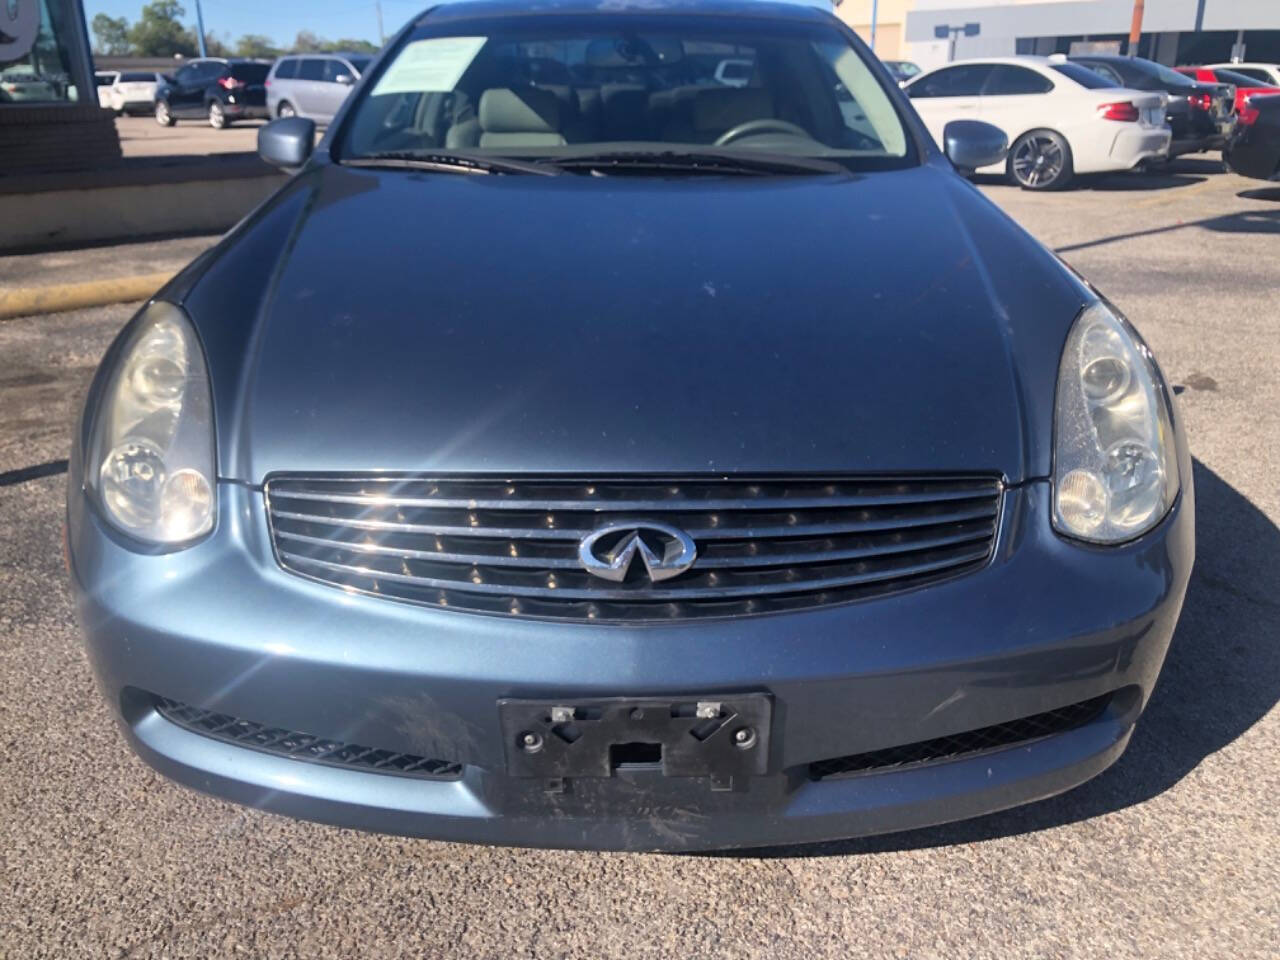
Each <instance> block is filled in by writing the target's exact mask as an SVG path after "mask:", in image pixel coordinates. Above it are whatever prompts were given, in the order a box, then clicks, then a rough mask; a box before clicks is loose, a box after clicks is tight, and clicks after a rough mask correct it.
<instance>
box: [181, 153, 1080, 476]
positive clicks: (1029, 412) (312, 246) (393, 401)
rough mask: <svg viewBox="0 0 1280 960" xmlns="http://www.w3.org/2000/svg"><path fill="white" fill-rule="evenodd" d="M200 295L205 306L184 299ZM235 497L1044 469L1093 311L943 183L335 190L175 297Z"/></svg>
mask: <svg viewBox="0 0 1280 960" xmlns="http://www.w3.org/2000/svg"><path fill="white" fill-rule="evenodd" d="M193 277H194V279H193ZM182 293H183V294H184V295H185V302H186V305H187V307H188V310H189V312H190V313H191V315H192V317H193V318H194V320H195V323H196V325H197V327H198V329H199V331H200V334H201V337H202V339H203V342H204V344H205V348H206V352H207V353H208V359H209V364H210V369H211V375H212V380H213V388H214V398H215V408H216V415H217V422H218V429H219V471H220V475H221V476H223V477H224V478H230V479H237V480H241V481H247V482H251V483H259V482H261V481H263V480H264V479H266V478H267V477H269V476H270V475H271V474H273V473H276V472H281V471H288V472H304V473H322V472H352V471H358V472H363V471H389V472H401V471H403V472H423V473H436V472H439V473H499V474H517V473H518V474H538V473H573V474H587V475H593V476H599V475H606V474H619V473H650V474H654V473H656V474H688V473H712V474H718V473H797V474H798V473H810V474H813V473H841V474H902V473H922V472H942V471H945V472H953V471H954V472H981V473H995V474H1002V475H1004V476H1005V477H1006V478H1008V479H1009V480H1010V481H1012V482H1017V481H1020V480H1022V479H1025V478H1027V477H1030V476H1043V475H1046V474H1047V473H1048V470H1049V462H1050V460H1049V458H1050V438H1051V432H1052V398H1053V392H1054V383H1055V379H1056V373H1057V366H1058V359H1059V356H1060V352H1061V349H1062V345H1063V342H1064V341H1065V338H1066V335H1067V331H1068V328H1069V326H1070V323H1071V320H1072V319H1073V317H1074V316H1075V315H1076V313H1077V312H1078V310H1079V309H1080V306H1081V304H1082V303H1083V302H1084V300H1085V299H1086V297H1087V292H1086V291H1085V288H1084V287H1083V286H1082V284H1081V283H1080V282H1078V281H1077V280H1076V279H1075V278H1074V277H1073V276H1072V275H1071V274H1070V273H1069V272H1068V271H1067V270H1065V269H1064V268H1063V266H1062V265H1061V264H1060V263H1059V262H1058V261H1057V260H1056V259H1055V258H1054V257H1053V256H1052V254H1050V253H1048V252H1047V251H1045V250H1044V249H1043V248H1042V247H1040V246H1039V245H1038V244H1037V243H1035V242H1034V241H1033V240H1031V239H1030V238H1029V237H1028V236H1027V235H1026V234H1024V233H1023V232H1022V231H1021V230H1020V229H1019V228H1018V227H1017V226H1015V225H1014V224H1013V223H1012V222H1011V221H1010V220H1008V219H1007V218H1006V217H1005V216H1004V215H1003V214H1002V213H1000V212H999V211H998V210H997V209H996V208H995V207H994V206H993V205H992V204H990V203H989V202H988V201H987V200H985V199H984V198H983V197H982V196H981V195H980V194H979V193H978V192H977V191H976V190H975V189H973V188H972V187H971V186H970V185H969V184H967V183H965V182H964V181H963V180H961V179H960V178H959V177H957V176H955V175H954V174H953V173H951V172H950V171H949V170H946V169H942V168H941V167H939V166H936V165H925V166H922V167H918V168H913V169H910V170H903V171H896V172H886V173H874V174H868V175H866V176H862V177H843V178H841V177H770V178H752V177H742V178H711V177H689V178H676V179H658V178H624V177H609V178H594V177H581V176H574V175H565V176H561V177H546V178H543V177H530V176H469V175H451V174H439V173H426V172H417V171H404V170H372V169H367V168H365V169H351V168H344V167H340V166H335V165H325V166H321V167H319V168H317V169H314V170H311V171H308V172H306V173H304V174H302V175H301V176H299V177H296V178H295V179H294V180H293V181H292V182H291V183H290V184H289V185H288V186H287V187H286V188H284V189H283V190H282V191H281V192H280V193H279V194H278V195H277V196H276V197H275V198H274V199H273V200H272V201H270V202H268V203H267V204H266V205H265V206H264V207H263V208H262V209H261V210H259V211H258V212H257V213H256V214H255V215H254V216H253V217H251V218H249V220H247V221H246V222H245V223H243V224H241V225H240V226H239V227H238V228H237V229H236V230H234V231H233V232H232V233H231V234H230V235H229V236H228V237H227V238H226V239H225V240H224V241H223V243H222V244H221V245H220V246H219V247H218V248H216V249H215V250H214V251H213V252H212V253H211V254H209V255H208V256H207V257H206V258H205V259H204V261H203V262H201V263H200V264H198V265H197V267H195V268H193V270H192V271H189V276H188V278H187V289H185V290H184V291H182Z"/></svg>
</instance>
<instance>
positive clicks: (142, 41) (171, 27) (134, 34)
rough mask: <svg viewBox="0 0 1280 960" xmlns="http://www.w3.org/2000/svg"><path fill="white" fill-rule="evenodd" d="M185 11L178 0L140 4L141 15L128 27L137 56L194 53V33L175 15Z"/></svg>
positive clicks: (158, 0)
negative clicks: (142, 5) (131, 26)
mask: <svg viewBox="0 0 1280 960" xmlns="http://www.w3.org/2000/svg"><path fill="white" fill-rule="evenodd" d="M186 12H187V11H186V10H185V9H183V6H182V4H180V3H178V0H152V2H151V3H149V4H147V5H146V6H145V7H143V8H142V16H141V18H140V19H139V20H138V22H137V23H135V24H134V25H133V28H132V29H130V31H129V40H130V42H131V43H132V44H133V51H134V53H136V54H137V55H138V56H140V57H172V56H176V55H178V54H181V55H182V56H184V57H193V56H195V54H196V39H195V35H194V34H193V33H192V32H191V31H190V30H188V29H187V28H186V27H184V26H183V25H182V23H181V22H180V21H179V19H178V18H179V17H181V16H182V15H183V14H185V13H186Z"/></svg>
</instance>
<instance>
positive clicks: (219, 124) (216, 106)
mask: <svg viewBox="0 0 1280 960" xmlns="http://www.w3.org/2000/svg"><path fill="white" fill-rule="evenodd" d="M209 126H211V127H213V129H215V130H225V129H226V128H227V127H229V126H231V121H230V120H228V119H227V115H226V114H225V113H223V111H222V104H220V103H219V102H218V101H217V100H210V101H209Z"/></svg>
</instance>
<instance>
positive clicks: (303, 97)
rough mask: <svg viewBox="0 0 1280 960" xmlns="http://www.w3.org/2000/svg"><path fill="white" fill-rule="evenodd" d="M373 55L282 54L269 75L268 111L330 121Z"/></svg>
mask: <svg viewBox="0 0 1280 960" xmlns="http://www.w3.org/2000/svg"><path fill="white" fill-rule="evenodd" d="M371 59H372V58H371V57H367V56H361V55H359V54H354V53H353V54H347V53H343V54H308V55H307V56H291V57H281V58H280V59H279V60H277V61H276V62H275V63H274V64H273V65H272V67H271V74H270V76H268V77H267V109H268V113H269V114H270V115H271V116H273V117H295V116H296V117H309V118H310V119H312V120H314V121H316V123H328V122H329V121H330V120H332V119H333V117H334V114H336V113H337V112H338V109H339V108H340V107H341V106H342V104H343V102H344V101H345V100H346V99H347V96H348V95H349V94H350V93H351V88H352V87H353V86H354V85H355V82H356V81H357V80H359V79H360V75H361V74H362V73H364V71H365V69H366V68H367V67H368V66H369V61H370V60H371Z"/></svg>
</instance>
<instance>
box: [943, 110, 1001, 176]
mask: <svg viewBox="0 0 1280 960" xmlns="http://www.w3.org/2000/svg"><path fill="white" fill-rule="evenodd" d="M942 149H943V152H944V153H946V155H947V159H948V160H950V161H951V163H952V164H953V165H954V166H955V168H956V169H957V170H959V171H960V172H961V173H966V174H968V173H973V171H975V170H977V169H978V168H979V167H989V166H991V165H992V164H993V163H1000V162H1001V161H1002V160H1004V158H1005V156H1007V155H1008V153H1009V138H1008V137H1006V136H1005V134H1004V131H1003V130H1001V129H1000V128H999V127H994V126H992V125H991V124H989V123H983V122H982V121H981V120H952V121H951V122H950V123H948V124H947V125H946V126H945V127H943V128H942Z"/></svg>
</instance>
